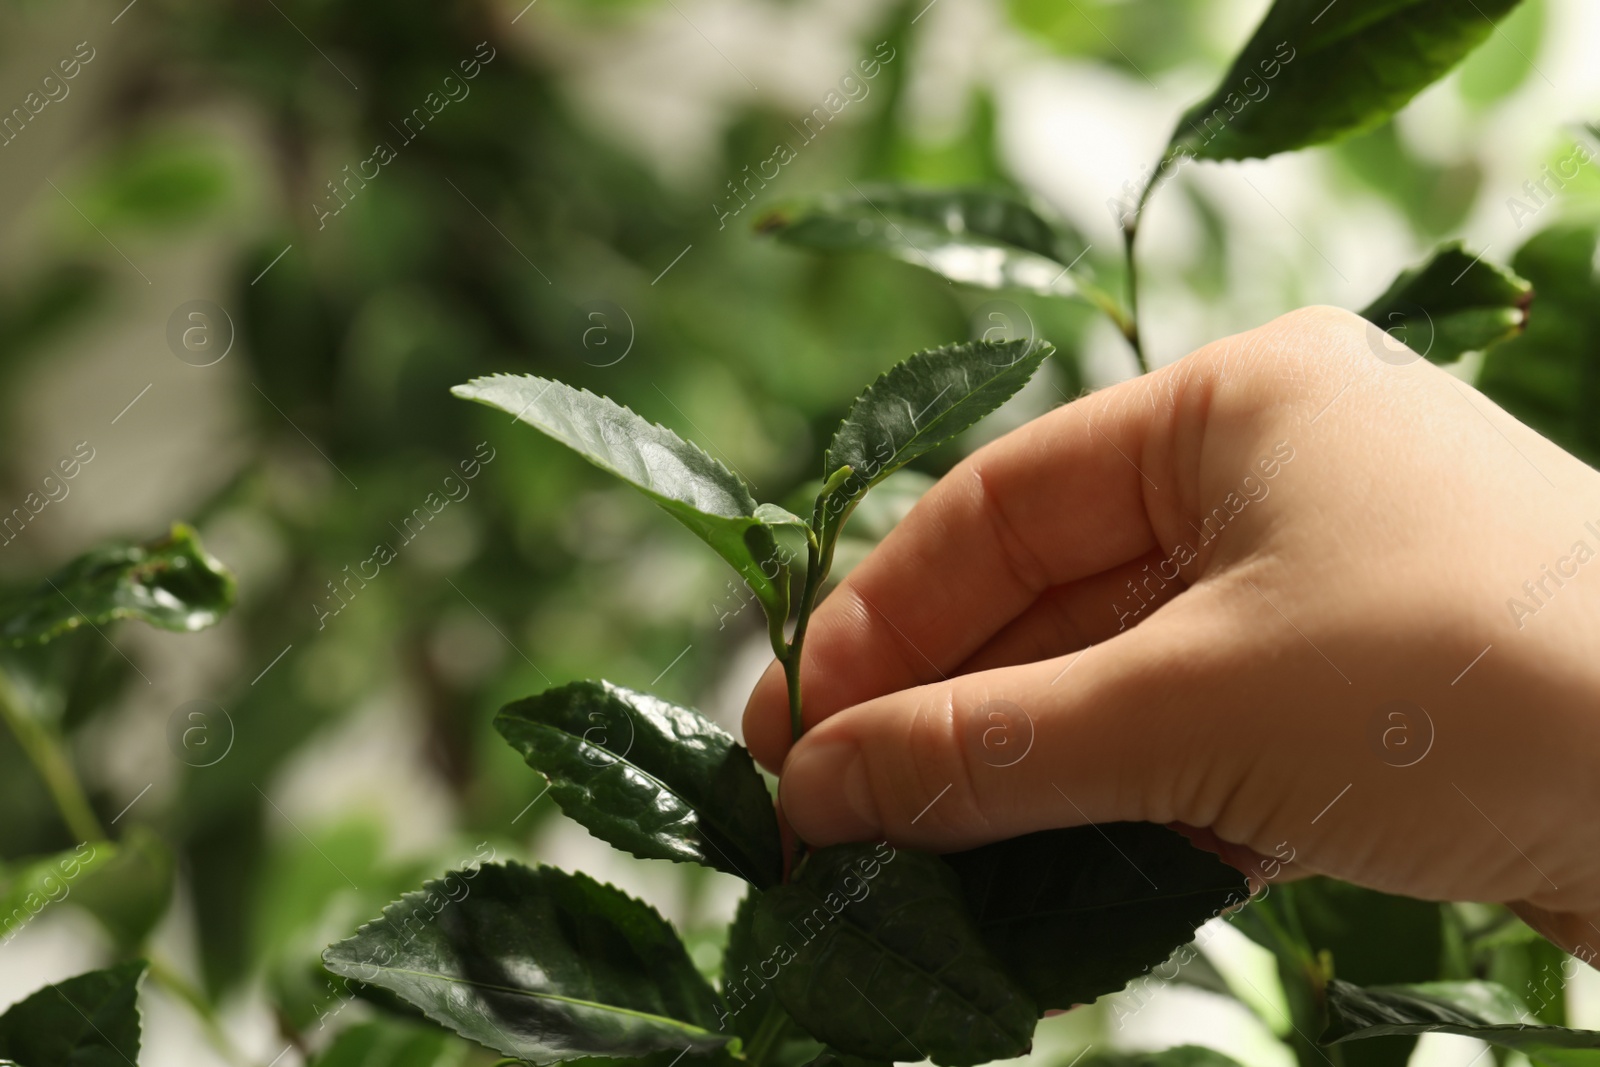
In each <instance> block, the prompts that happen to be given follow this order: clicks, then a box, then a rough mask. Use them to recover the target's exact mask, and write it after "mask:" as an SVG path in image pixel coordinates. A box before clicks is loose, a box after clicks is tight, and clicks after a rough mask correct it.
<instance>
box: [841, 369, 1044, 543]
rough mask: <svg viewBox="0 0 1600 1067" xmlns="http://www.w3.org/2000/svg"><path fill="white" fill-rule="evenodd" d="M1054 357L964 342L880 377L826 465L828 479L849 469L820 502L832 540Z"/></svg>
mask: <svg viewBox="0 0 1600 1067" xmlns="http://www.w3.org/2000/svg"><path fill="white" fill-rule="evenodd" d="M1053 351H1054V349H1053V348H1051V346H1050V345H1049V344H1046V343H1044V342H1040V341H1001V342H990V341H967V342H965V343H963V344H955V345H945V346H944V347H942V348H934V349H930V350H928V351H926V352H918V353H917V354H916V355H914V356H912V357H911V358H910V359H908V360H906V361H905V362H903V363H897V364H895V365H894V366H893V367H891V368H889V370H887V371H885V372H884V373H883V374H882V375H880V376H879V377H878V380H877V381H875V382H873V383H872V384H871V385H869V386H868V387H867V388H866V391H864V392H863V393H862V394H861V395H860V396H858V397H856V400H855V403H854V404H852V405H851V407H850V411H849V413H848V414H846V415H845V417H844V421H843V422H842V423H840V424H839V428H838V429H837V430H836V431H834V435H833V440H832V441H831V442H830V443H829V445H828V452H827V456H826V457H825V459H824V461H823V474H824V476H827V477H831V476H832V475H833V474H834V473H835V472H836V471H838V470H840V469H841V468H843V467H847V466H848V467H850V468H851V473H850V474H849V475H848V476H847V477H845V478H844V480H843V481H842V482H841V483H840V484H838V485H837V487H836V488H834V489H833V491H832V492H830V493H827V494H825V496H824V498H823V500H822V501H821V502H820V503H821V505H822V508H823V523H822V529H823V530H824V531H827V532H828V534H829V537H830V539H831V537H832V536H833V535H836V534H837V532H838V530H839V528H840V527H842V526H843V525H844V521H845V519H846V518H848V516H849V514H850V511H851V510H852V509H853V508H854V507H855V505H856V503H857V502H858V501H860V499H861V496H862V494H864V493H865V492H866V491H867V490H868V489H870V488H872V487H873V486H874V485H877V484H878V483H879V482H881V481H883V480H884V479H885V478H887V477H888V476H889V475H890V474H892V473H894V472H895V471H896V470H899V469H900V468H901V467H903V466H905V465H906V464H907V463H910V462H911V461H912V460H914V459H916V458H917V457H918V456H920V455H922V454H923V453H925V452H927V451H929V450H930V449H932V448H935V447H937V446H939V445H941V444H943V443H944V442H946V441H948V440H950V439H951V438H952V437H954V436H956V435H957V434H959V433H960V432H961V431H963V430H965V429H967V428H968V427H969V426H971V425H973V424H974V423H976V422H977V421H978V420H979V419H981V418H983V417H984V416H985V415H987V414H989V413H990V412H991V411H993V410H994V409H995V408H997V407H999V406H1000V405H1001V404H1003V403H1005V402H1006V401H1007V400H1009V399H1010V398H1011V397H1012V396H1013V395H1014V394H1015V393H1016V392H1017V390H1019V389H1021V388H1022V387H1023V386H1024V385H1026V384H1028V381H1029V379H1031V378H1032V377H1033V375H1034V373H1035V372H1036V371H1038V369H1039V367H1040V365H1041V364H1043V363H1044V361H1045V358H1046V357H1047V356H1049V355H1050V353H1051V352H1053Z"/></svg>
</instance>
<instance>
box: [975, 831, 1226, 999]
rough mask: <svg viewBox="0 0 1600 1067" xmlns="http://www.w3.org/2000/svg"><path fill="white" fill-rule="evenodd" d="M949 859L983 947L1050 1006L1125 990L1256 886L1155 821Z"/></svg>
mask: <svg viewBox="0 0 1600 1067" xmlns="http://www.w3.org/2000/svg"><path fill="white" fill-rule="evenodd" d="M944 862H945V863H946V864H948V865H949V866H950V867H951V868H952V869H953V870H954V871H955V872H956V875H957V876H958V877H959V878H960V880H961V890H962V895H963V896H964V897H965V898H966V900H967V903H968V906H969V908H970V910H971V912H972V915H973V917H974V918H975V919H976V921H977V924H978V930H979V932H980V933H981V934H982V936H983V940H984V944H986V945H987V946H988V947H989V950H990V951H991V952H993V953H994V954H995V956H997V957H998V958H999V959H1000V961H1001V962H1002V963H1003V964H1004V965H1005V968H1006V970H1007V971H1008V972H1009V973H1010V974H1011V976H1012V978H1013V979H1014V980H1015V981H1016V982H1017V984H1019V985H1020V986H1022V988H1023V989H1025V990H1027V992H1028V995H1029V996H1030V997H1032V998H1033V1000H1034V1001H1035V1002H1036V1003H1037V1004H1038V1005H1039V1007H1040V1008H1042V1009H1050V1008H1070V1007H1072V1006H1073V1005H1074V1004H1088V1003H1091V1002H1092V1001H1093V1000H1094V999H1095V998H1096V997H1098V996H1101V995H1102V994H1105V993H1114V992H1116V991H1117V990H1119V989H1121V988H1122V987H1123V986H1124V985H1126V984H1127V983H1128V981H1129V980H1130V979H1132V978H1134V977H1136V976H1137V975H1139V974H1142V973H1144V972H1145V971H1148V970H1149V969H1150V968H1151V967H1154V966H1156V965H1157V964H1159V963H1161V962H1162V961H1164V960H1166V959H1167V958H1168V957H1169V956H1171V955H1172V951H1173V949H1175V948H1177V947H1178V946H1179V945H1182V944H1185V943H1187V942H1188V941H1189V940H1191V939H1192V938H1193V937H1194V932H1195V930H1196V929H1198V928H1199V927H1200V925H1201V924H1202V923H1204V922H1205V921H1206V920H1208V919H1210V918H1212V917H1213V916H1215V915H1218V914H1220V913H1221V912H1222V911H1223V909H1225V908H1227V907H1228V906H1230V905H1232V904H1236V903H1240V902H1242V901H1243V900H1244V899H1245V895H1246V892H1247V887H1246V883H1245V879H1244V876H1243V875H1241V874H1240V873H1239V872H1238V871H1236V870H1234V869H1233V868H1232V867H1230V866H1228V865H1227V864H1225V863H1223V862H1222V861H1221V860H1219V859H1218V858H1217V857H1216V856H1215V855H1213V854H1212V853H1209V852H1205V851H1203V850H1201V849H1198V848H1195V847H1194V846H1193V845H1191V844H1190V843H1189V841H1188V839H1187V838H1185V837H1184V836H1183V835H1182V834H1179V833H1177V832H1175V831H1173V830H1169V829H1167V828H1166V827H1164V826H1156V825H1153V824H1151V823H1106V824H1104V825H1101V826H1079V827H1072V828H1070V829H1062V830H1045V831H1041V832H1039V833H1034V834H1027V835H1025V836H1023V837H1017V838H1012V839H1011V840H1008V841H998V842H996V843H994V844H992V845H984V846H982V847H981V848H975V849H972V850H970V851H967V852H958V853H953V854H951V855H947V856H945V857H944Z"/></svg>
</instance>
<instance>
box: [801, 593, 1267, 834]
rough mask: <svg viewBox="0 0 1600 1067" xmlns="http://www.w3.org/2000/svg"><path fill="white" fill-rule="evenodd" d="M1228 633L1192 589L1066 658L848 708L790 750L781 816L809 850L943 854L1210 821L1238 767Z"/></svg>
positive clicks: (1233, 625)
mask: <svg viewBox="0 0 1600 1067" xmlns="http://www.w3.org/2000/svg"><path fill="white" fill-rule="evenodd" d="M1237 628H1241V627H1240V624H1239V623H1238V622H1237V621H1236V619H1235V618H1234V616H1233V614H1232V612H1231V611H1230V609H1229V608H1228V607H1227V606H1226V603H1225V602H1224V601H1223V599H1222V598H1221V597H1220V595H1219V594H1217V593H1215V592H1214V591H1213V590H1212V589H1211V588H1210V587H1207V586H1199V587H1196V588H1195V589H1194V590H1191V591H1190V593H1189V594H1187V595H1186V596H1185V597H1183V598H1180V599H1179V600H1178V601H1175V602H1174V603H1173V604H1171V605H1169V606H1168V608H1167V609H1165V610H1163V611H1162V612H1161V613H1160V614H1159V615H1156V616H1153V617H1152V618H1151V619H1150V620H1149V621H1148V622H1146V623H1144V624H1141V625H1140V626H1138V627H1136V628H1134V629H1131V630H1128V631H1127V632H1125V633H1123V634H1119V635H1118V636H1116V637H1113V638H1111V639H1110V640H1107V641H1105V642H1103V643H1101V644H1098V645H1095V646H1093V647H1091V648H1089V649H1087V650H1085V651H1083V652H1081V653H1077V654H1075V655H1074V656H1069V657H1063V658H1061V659H1058V660H1053V661H1049V662H1044V663H1034V664H1029V665H1026V666H1022V667H1011V668H1006V669H1002V670H995V671H988V672H985V673H982V674H973V675H966V676H963V677H960V678H956V679H953V680H952V681H949V682H940V683H936V684H933V685H927V686H923V687H920V688H916V689H911V690H907V691H904V692H899V693H895V694H892V695H890V696H885V697H881V698H878V699H875V700H871V701H868V702H867V703H864V704H860V705H857V706H855V707H852V708H849V709H847V710H845V711H842V712H840V713H839V714H837V715H834V716H833V717H831V718H830V719H828V720H827V721H826V722H823V723H821V724H820V725H818V726H817V727H816V728H815V729H813V730H811V731H810V732H809V733H808V734H807V735H806V736H805V737H804V738H802V739H801V741H800V742H799V743H798V744H797V745H796V746H795V748H794V751H792V752H791V753H790V754H789V757H788V760H787V761H786V762H785V764H784V769H783V775H782V778H781V781H780V786H779V792H780V796H781V798H782V802H783V809H784V814H785V817H786V818H787V819H788V820H789V822H790V824H791V825H792V826H793V827H794V829H795V831H796V832H797V833H799V834H800V836H801V837H802V838H804V839H805V840H806V841H808V842H810V843H812V844H814V845H825V844H830V843H833V842H837V841H846V840H868V839H873V838H886V839H887V840H889V841H891V842H893V843H895V844H898V845H905V846H907V847H915V848H929V849H933V850H937V851H949V850H953V849H959V848H965V847H970V846H973V845H976V844H980V843H982V842H985V841H990V840H995V839H999V838H1006V837H1013V836H1016V835H1018V834H1023V833H1028V832H1031V831H1034V830H1040V829H1045V828H1049V827H1055V826H1069V825H1082V824H1084V823H1089V822H1096V823H1098V822H1105V821H1116V820H1143V821H1150V822H1162V823H1166V822H1175V821H1181V822H1187V823H1192V824H1194V825H1208V824H1210V823H1211V822H1212V820H1213V818H1215V816H1216V808H1217V806H1218V805H1219V804H1220V803H1221V801H1220V800H1219V799H1218V798H1219V797H1226V796H1228V795H1230V793H1231V783H1236V782H1237V781H1238V780H1239V776H1240V775H1242V774H1243V763H1242V762H1239V761H1242V759H1243V758H1244V757H1242V756H1241V755H1240V754H1239V752H1238V747H1237V746H1236V745H1233V744H1231V743H1229V741H1228V740H1227V739H1228V737H1229V735H1230V730H1231V727H1230V725H1229V724H1230V723H1231V722H1232V721H1233V719H1234V716H1233V714H1232V713H1233V710H1234V704H1235V700H1236V697H1235V696H1234V695H1233V694H1231V693H1230V688H1231V686H1230V680H1231V679H1233V678H1235V677H1236V673H1237V672H1236V671H1235V669H1234V666H1235V665H1234V664H1233V663H1232V662H1231V661H1232V660H1235V659H1236V658H1237V657H1236V655H1234V654H1233V652H1231V651H1224V650H1237V649H1238V648H1240V647H1242V646H1243V645H1244V643H1245V642H1244V641H1243V640H1242V638H1241V635H1236V634H1232V633H1230V631H1231V630H1234V629H1237Z"/></svg>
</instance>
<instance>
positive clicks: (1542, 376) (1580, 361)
mask: <svg viewBox="0 0 1600 1067" xmlns="http://www.w3.org/2000/svg"><path fill="white" fill-rule="evenodd" d="M1597 234H1600V227H1597V226H1596V225H1595V224H1594V223H1592V222H1588V223H1559V224H1557V225H1554V226H1551V227H1549V228H1548V229H1545V230H1542V231H1540V232H1539V233H1538V234H1536V235H1534V236H1533V237H1532V238H1530V239H1529V240H1528V242H1527V243H1526V244H1524V245H1523V246H1522V247H1521V248H1520V249H1519V250H1518V251H1517V254H1516V255H1515V256H1514V257H1512V260H1511V268H1512V269H1513V270H1514V271H1516V272H1517V273H1518V274H1520V275H1521V276H1522V277H1524V278H1527V279H1528V281H1530V282H1531V283H1533V288H1534V291H1535V292H1536V293H1537V294H1538V295H1537V297H1535V299H1534V305H1533V307H1532V308H1531V309H1530V311H1529V315H1528V328H1527V329H1526V330H1525V331H1523V333H1522V335H1521V336H1519V337H1514V338H1512V339H1511V340H1509V341H1506V342H1505V343H1503V344H1498V345H1495V346H1494V347H1493V348H1491V349H1489V351H1488V352H1487V353H1485V354H1484V358H1483V369H1482V370H1481V371H1480V372H1479V375H1478V381H1477V386H1478V388H1479V389H1481V390H1483V392H1484V393H1486V394H1487V395H1488V396H1489V398H1490V399H1491V400H1493V401H1494V402H1495V403H1497V404H1499V405H1500V406H1501V407H1503V408H1505V409H1506V410H1507V411H1509V412H1510V413H1511V414H1512V415H1514V416H1516V417H1517V418H1518V419H1521V420H1522V421H1523V422H1525V423H1527V424H1528V425H1529V426H1532V427H1533V428H1534V429H1535V430H1538V431H1539V432H1540V433H1542V434H1544V435H1545V436H1546V437H1548V438H1550V440H1552V441H1554V442H1555V443H1556V444H1558V445H1560V446H1561V447H1562V448H1564V449H1566V450H1567V451H1569V452H1571V453H1573V454H1574V455H1576V456H1578V457H1579V458H1580V459H1583V460H1585V461H1586V462H1588V463H1589V464H1591V465H1594V464H1600V419H1596V418H1595V417H1594V413H1595V412H1596V411H1600V348H1596V346H1595V344H1594V339H1595V338H1596V337H1600V279H1597V277H1596V274H1595V268H1594V257H1595V248H1596V236H1597Z"/></svg>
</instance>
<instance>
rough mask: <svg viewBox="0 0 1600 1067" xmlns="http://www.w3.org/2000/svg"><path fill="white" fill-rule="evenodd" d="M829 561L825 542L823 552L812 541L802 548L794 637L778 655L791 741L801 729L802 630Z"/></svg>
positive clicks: (804, 628) (829, 557) (831, 548)
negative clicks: (803, 563) (803, 568)
mask: <svg viewBox="0 0 1600 1067" xmlns="http://www.w3.org/2000/svg"><path fill="white" fill-rule="evenodd" d="M832 562H833V546H832V545H829V546H828V548H827V551H826V554H824V552H823V550H822V549H820V548H819V547H818V546H817V545H816V544H815V543H813V544H812V545H811V546H810V547H809V548H808V549H807V550H806V583H805V587H804V589H803V591H802V592H801V594H800V611H799V614H798V615H797V616H796V618H795V624H794V637H793V638H791V639H790V641H789V645H788V647H787V648H786V649H785V650H784V652H783V655H782V657H781V659H782V661H783V676H784V681H786V682H787V683H788V685H789V741H790V743H791V744H792V743H793V742H795V741H798V740H800V735H801V734H802V733H804V732H805V720H804V719H803V718H802V716H801V705H800V655H801V652H802V650H803V649H804V647H805V643H806V630H807V628H808V627H809V626H810V624H811V612H812V610H813V609H814V608H816V606H817V596H818V595H819V594H820V593H821V592H822V583H823V581H824V580H825V579H826V578H827V576H828V567H829V565H830V564H831V563H832Z"/></svg>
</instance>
